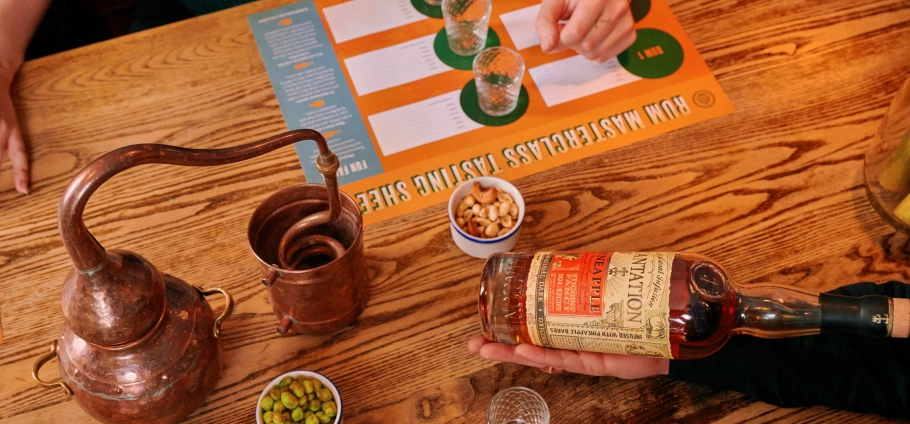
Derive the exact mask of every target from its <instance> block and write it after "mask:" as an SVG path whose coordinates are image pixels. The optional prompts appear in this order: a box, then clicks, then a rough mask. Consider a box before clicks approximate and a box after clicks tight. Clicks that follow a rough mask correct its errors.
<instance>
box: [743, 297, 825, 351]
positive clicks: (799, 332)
mask: <svg viewBox="0 0 910 424" xmlns="http://www.w3.org/2000/svg"><path fill="white" fill-rule="evenodd" d="M732 293H733V294H734V296H735V297H736V300H735V303H734V305H733V308H734V314H735V319H734V326H733V330H732V332H733V333H736V334H747V335H750V336H755V337H761V338H766V339H776V338H783V337H794V336H808V335H812V334H818V333H820V332H821V328H822V310H821V304H820V302H819V295H818V293H813V292H810V291H804V290H802V289H799V288H796V287H788V286H781V285H777V284H751V285H746V286H736V285H734V286H733V291H732Z"/></svg>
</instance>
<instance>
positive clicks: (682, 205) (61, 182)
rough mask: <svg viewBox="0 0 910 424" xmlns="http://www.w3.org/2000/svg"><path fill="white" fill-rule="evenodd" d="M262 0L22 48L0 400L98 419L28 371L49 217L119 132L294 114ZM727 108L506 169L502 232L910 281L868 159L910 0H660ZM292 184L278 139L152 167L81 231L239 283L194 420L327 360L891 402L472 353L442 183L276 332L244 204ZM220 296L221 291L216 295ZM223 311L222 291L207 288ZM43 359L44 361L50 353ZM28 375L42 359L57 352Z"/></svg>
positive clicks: (5, 254) (498, 384) (351, 365)
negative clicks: (716, 385) (230, 161)
mask: <svg viewBox="0 0 910 424" xmlns="http://www.w3.org/2000/svg"><path fill="white" fill-rule="evenodd" d="M285 3H289V1H287V0H266V1H260V2H255V3H252V4H249V5H246V6H242V7H238V8H234V9H229V10H226V11H223V12H220V13H217V14H213V15H208V16H203V17H200V18H196V19H193V20H189V21H184V22H180V23H176V24H172V25H169V26H166V27H162V28H158V29H155V30H151V31H146V32H142V33H138V34H134V35H131V36H127V37H123V38H119V39H115V40H112V41H109V42H105V43H101V44H97V45H93V46H89V47H85V48H82V49H78V50H74V51H70V52H65V53H61V54H58V55H55V56H51V57H47V58H43V59H39V60H36V61H32V62H28V63H26V64H25V65H24V67H23V69H22V71H21V73H20V74H19V77H18V79H17V80H16V83H15V88H14V97H15V100H16V102H17V105H18V113H19V118H20V123H21V124H22V126H23V129H24V132H25V135H26V137H27V140H28V141H27V143H28V148H29V151H30V155H31V159H32V166H33V171H32V179H33V183H32V193H31V194H30V195H28V196H20V195H18V194H16V193H15V191H14V190H13V186H12V173H11V170H10V167H9V163H8V161H7V162H4V163H3V164H2V165H0V218H2V219H0V311H2V323H3V325H4V328H3V336H4V339H3V341H2V343H0V423H21V422H40V423H52V422H53V423H88V422H92V420H91V419H90V418H89V417H88V416H87V415H86V414H85V413H84V412H83V411H82V410H81V409H80V408H79V407H78V406H77V405H76V404H75V402H74V401H72V400H71V399H70V398H69V397H67V396H65V395H64V394H63V393H62V392H61V391H59V390H45V389H42V388H40V387H38V386H37V385H36V384H35V383H34V382H33V381H32V379H31V377H30V376H29V373H30V370H31V366H32V364H33V362H34V361H35V359H36V358H37V357H38V356H40V355H41V354H43V353H44V352H45V350H46V349H47V346H48V344H49V343H50V342H51V341H52V340H53V339H54V338H56V337H57V336H58V335H59V333H60V331H61V328H62V325H63V316H62V311H61V305H60V296H61V288H62V284H63V280H64V277H65V276H66V274H67V272H68V271H69V268H70V263H69V260H68V257H67V255H66V252H65V250H64V249H63V246H62V243H61V240H60V238H59V235H58V232H57V227H56V223H57V221H56V205H57V202H58V200H59V199H60V196H61V194H62V192H63V189H64V187H65V185H66V184H67V183H68V182H69V180H70V179H71V178H72V177H73V176H74V175H75V173H76V172H78V170H79V169H81V168H82V167H83V166H85V165H86V164H87V163H88V162H90V161H91V160H92V159H94V158H96V157H98V156H100V155H102V154H103V153H105V152H108V151H110V150H112V149H114V148H117V147H120V146H124V145H128V144H134V143H148V142H152V143H167V144H172V145H177V146H184V147H196V148H216V147H227V146H235V145H238V144H242V143H245V142H249V141H252V140H256V139H260V138H264V137H266V136H269V135H273V134H276V133H279V132H282V131H284V130H285V124H284V120H283V119H282V116H281V113H280V111H279V108H278V102H277V101H276V99H275V96H274V94H273V91H272V88H271V86H270V84H269V79H268V76H267V74H266V72H265V69H264V67H263V64H262V62H261V60H260V58H259V53H258V51H257V50H256V46H255V43H254V40H253V36H252V34H251V31H250V28H249V25H248V24H247V16H248V15H250V14H252V13H255V12H259V11H263V10H268V9H271V8H274V7H277V6H279V5H282V4H285ZM671 7H672V10H673V11H674V12H675V13H676V15H677V17H678V18H679V20H680V21H681V23H682V24H683V26H684V27H685V28H686V31H687V32H688V34H689V36H690V37H691V38H692V40H693V41H694V43H695V45H696V46H697V47H698V49H699V51H700V52H701V54H702V55H703V56H704V57H705V59H706V60H707V63H708V65H709V66H710V68H711V69H712V71H713V72H714V74H715V75H716V76H717V78H718V80H719V81H720V83H721V85H722V86H723V88H724V90H725V91H726V92H727V94H728V95H729V96H730V98H731V99H732V101H733V103H734V104H735V106H736V109H737V112H736V113H734V114H732V115H729V116H726V117H723V118H719V119H715V120H712V121H709V122H705V123H701V124H698V125H694V126H691V127H688V128H685V129H682V130H678V131H674V132H671V133H669V134H665V135H662V136H660V137H656V138H653V139H650V140H646V141H644V142H640V143H637V144H634V145H632V146H629V147H626V148H622V149H619V150H615V151H612V152H609V153H607V154H603V155H599V156H595V157H592V158H589V159H586V160H582V161H579V162H576V163H572V164H570V165H566V166H562V167H558V168H554V169H552V170H549V171H547V172H543V173H540V174H536V175H534V176H531V177H527V178H523V179H520V180H517V181H514V183H515V185H516V186H517V187H518V188H519V189H520V190H521V191H522V193H523V194H524V197H525V199H526V202H527V204H528V222H527V223H526V227H525V229H524V231H523V234H522V238H521V240H520V242H519V244H518V246H517V247H516V250H539V249H603V250H644V251H648V250H672V251H692V252H698V253H703V254H707V255H709V256H711V257H713V258H715V259H716V260H717V261H719V262H720V263H722V264H723V265H724V266H725V267H726V268H727V270H728V271H729V273H730V274H731V275H732V276H733V277H734V278H735V279H736V280H737V281H739V282H742V283H752V282H776V283H785V284H792V285H795V286H800V287H805V288H809V289H817V290H822V289H831V288H834V287H837V286H840V285H845V284H849V283H852V282H856V281H884V280H888V279H898V280H904V281H910V269H908V266H907V265H908V264H910V249H908V246H907V237H906V236H904V235H901V234H899V233H896V232H895V231H894V230H893V229H892V228H890V227H889V226H887V225H886V224H885V223H884V222H883V221H882V220H881V219H880V218H879V217H878V215H877V214H876V212H875V211H874V210H873V209H872V207H871V206H870V204H869V202H868V200H867V198H866V193H865V191H864V187H863V175H862V168H863V156H864V153H865V150H866V148H867V146H868V145H869V143H870V142H871V141H872V140H873V138H874V135H875V132H876V130H877V127H878V124H879V122H880V120H881V118H882V116H883V114H884V112H885V110H886V108H887V106H888V104H889V102H890V101H891V99H892V97H893V96H894V93H895V92H896V91H897V89H898V87H899V86H900V84H901V83H902V82H903V81H904V80H905V79H907V78H908V77H910V2H908V1H893V0H780V1H765V0H714V1H701V0H671ZM302 181H303V177H302V172H301V170H300V166H299V164H298V163H297V158H296V156H295V155H294V153H293V151H292V149H290V148H287V149H282V150H279V151H277V152H273V153H270V154H267V155H264V156H262V157H260V158H257V159H254V160H250V161H247V162H243V163H240V164H235V165H227V166H220V167H215V168H181V167H174V166H156V165H151V166H144V167H139V168H135V169H132V170H129V171H127V172H125V173H123V174H121V175H119V176H117V177H115V178H113V179H112V180H111V181H109V182H107V183H106V184H104V186H102V188H101V189H100V190H99V191H98V192H97V193H96V194H95V195H94V196H93V197H92V199H91V201H90V202H89V204H88V207H87V210H86V214H85V218H86V224H87V226H88V228H89V229H90V230H91V231H92V233H93V234H94V235H95V237H97V239H98V240H99V241H100V242H101V243H102V245H104V246H106V247H108V248H122V249H129V250H132V251H135V252H138V253H140V254H141V255H143V256H145V257H146V258H147V259H149V260H150V261H151V262H152V263H153V264H155V265H156V266H157V267H158V268H159V269H160V270H161V271H163V272H167V273H170V274H173V275H176V276H178V277H180V278H182V279H184V280H186V281H187V282H189V283H191V284H198V285H201V286H204V287H213V286H218V287H223V288H226V289H227V290H229V291H230V292H231V293H232V294H233V295H234V297H235V299H236V301H237V306H236V308H235V310H234V314H233V316H231V318H230V319H229V320H228V321H226V322H225V323H224V326H223V334H224V339H223V342H224V352H225V354H224V367H223V372H222V376H221V380H220V382H219V384H218V387H217V389H216V390H215V392H214V393H213V394H212V395H211V396H210V397H209V399H208V400H207V402H206V403H205V405H204V406H202V407H201V408H200V409H199V410H198V411H197V412H196V413H195V414H194V415H193V416H191V417H190V418H189V419H188V420H187V422H190V423H251V422H254V408H255V406H254V405H255V402H256V400H257V397H258V395H259V393H260V391H261V390H262V388H263V387H264V385H265V384H266V383H267V382H268V381H270V380H271V379H272V378H274V377H275V376H276V375H278V374H281V373H283V372H285V371H288V370H294V369H311V370H318V371H320V372H322V373H324V374H326V375H328V376H329V377H330V378H332V379H333V380H334V381H335V382H336V383H337V384H338V386H339V389H340V390H341V392H342V395H343V399H344V406H345V411H344V415H345V417H346V420H345V421H346V422H348V423H399V422H415V423H462V422H469V423H478V422H484V410H485V408H486V406H487V404H488V403H489V400H490V398H491V397H492V396H493V395H494V394H495V393H496V392H497V391H499V390H501V389H503V388H506V387H510V386H515V385H526V386H529V387H531V388H532V389H534V390H536V391H538V392H539V393H541V394H542V395H543V397H544V398H545V399H546V400H547V402H548V404H549V406H550V409H551V411H552V417H553V418H552V422H553V423H557V424H561V423H595V422H629V423H634V422H698V423H701V422H722V423H737V422H749V423H766V422H836V423H841V422H848V421H849V422H865V423H873V422H896V420H891V419H888V418H884V417H880V416H877V415H873V414H856V413H849V412H844V411H838V410H833V409H828V408H824V407H814V408H796V409H781V408H777V407H774V406H771V405H768V404H764V403H761V402H756V401H754V400H752V399H750V398H748V397H746V396H745V395H742V394H739V393H735V392H722V391H717V390H713V389H709V388H706V387H704V386H698V385H694V384H688V383H684V382H679V381H675V380H672V379H670V378H664V377H661V378H650V379H644V380H638V381H624V380H617V379H614V378H606V377H604V378H595V377H588V376H582V375H569V374H560V375H549V374H544V373H542V372H540V371H539V370H537V369H534V368H525V367H521V366H515V365H502V364H495V363H490V362H487V361H484V360H481V359H479V358H477V357H474V356H473V355H471V354H469V353H468V351H467V349H466V347H465V346H466V341H467V339H468V338H469V337H470V336H472V335H474V334H477V333H479V331H480V329H479V322H478V318H477V312H476V292H477V287H478V280H479V272H480V269H481V268H482V265H483V261H482V260H479V259H473V258H470V257H468V256H466V255H464V254H462V253H461V252H460V251H459V250H458V248H457V247H455V245H454V244H453V242H452V240H451V237H450V235H449V229H448V224H447V222H446V218H445V216H446V215H445V209H444V205H436V206H433V207H430V208H427V209H425V210H422V211H419V212H417V213H414V214H411V215H407V216H403V217H400V218H398V219H394V220H391V221H387V222H383V223H381V224H377V225H373V226H370V227H368V228H367V229H366V233H365V245H366V257H367V263H368V267H369V274H370V281H371V282H370V285H371V292H372V296H371V298H370V302H369V305H368V307H367V309H366V310H365V312H364V313H363V315H362V316H361V317H360V318H359V319H358V321H357V322H356V325H354V326H352V327H350V328H348V329H346V330H344V331H341V332H340V333H338V334H336V335H334V336H325V337H303V336H295V337H281V336H279V335H278V334H277V333H276V331H275V328H276V321H275V319H274V317H273V315H272V313H271V308H270V306H269V304H268V300H267V297H266V292H265V290H264V288H263V287H262V286H261V284H260V283H259V282H258V279H259V274H258V271H257V267H256V264H255V262H254V260H253V258H252V256H251V254H250V252H249V248H248V244H247V240H246V236H245V235H246V225H247V220H248V219H249V217H250V215H251V213H252V211H253V209H254V208H255V207H256V205H258V204H259V203H260V202H261V201H262V200H264V199H265V198H266V197H267V196H268V195H269V194H271V193H273V192H275V191H277V190H278V189H280V188H283V187H287V186H289V185H293V184H297V183H300V182H302ZM213 299H214V298H213ZM213 303H214V308H216V310H217V309H218V308H220V307H221V303H220V301H217V300H216V301H214V302H213ZM52 364H54V363H52ZM42 376H44V377H45V378H47V379H52V378H54V377H56V366H55V365H53V366H47V367H45V369H44V370H43V373H42Z"/></svg>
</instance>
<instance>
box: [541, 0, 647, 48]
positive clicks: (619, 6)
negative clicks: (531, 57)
mask: <svg viewBox="0 0 910 424" xmlns="http://www.w3.org/2000/svg"><path fill="white" fill-rule="evenodd" d="M561 20H567V21H568V22H567V23H566V24H565V26H560V23H559V21H561ZM536 24H537V36H538V38H540V48H541V49H542V50H543V51H544V52H546V53H556V52H560V51H562V50H565V49H572V50H575V51H576V52H578V53H579V54H581V55H582V56H584V57H585V58H587V59H589V60H594V61H597V62H600V63H603V62H606V61H607V60H609V59H612V58H614V57H616V55H618V54H620V53H622V52H623V50H625V49H627V48H629V46H631V45H632V43H634V42H635V28H634V27H633V26H634V24H635V20H634V19H633V18H632V10H631V9H630V8H629V1H628V0H543V3H542V4H541V5H540V13H539V14H538V15H537V22H536Z"/></svg>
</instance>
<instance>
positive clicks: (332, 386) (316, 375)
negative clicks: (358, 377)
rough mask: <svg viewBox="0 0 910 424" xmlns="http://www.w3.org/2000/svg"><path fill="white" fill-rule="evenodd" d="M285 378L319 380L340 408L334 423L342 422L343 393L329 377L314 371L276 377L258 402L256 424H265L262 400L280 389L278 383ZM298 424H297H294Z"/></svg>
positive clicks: (287, 373) (290, 373)
mask: <svg viewBox="0 0 910 424" xmlns="http://www.w3.org/2000/svg"><path fill="white" fill-rule="evenodd" d="M285 377H291V378H293V379H294V380H297V379H301V378H307V379H311V380H319V381H320V382H321V383H322V385H323V386H325V387H328V388H329V389H330V390H331V391H332V398H333V400H334V401H335V406H336V407H338V415H335V421H332V423H333V424H339V423H340V422H341V413H342V412H343V411H344V408H343V407H342V404H341V393H338V388H337V387H335V383H332V380H329V379H328V377H326V376H324V375H322V374H320V373H318V372H314V371H291V372H286V373H284V374H281V375H279V376H278V377H275V379H274V380H272V382H271V383H269V384H268V385H267V386H265V389H262V394H260V395H259V399H257V400H256V424H264V423H263V421H262V413H263V412H265V411H263V410H262V408H261V407H260V406H259V404H260V403H261V402H262V399H263V398H265V397H266V396H268V395H269V390H272V389H274V388H276V387H278V383H280V382H281V380H282V379H283V378H285ZM302 422H303V421H301V423H302ZM294 424H297V423H294Z"/></svg>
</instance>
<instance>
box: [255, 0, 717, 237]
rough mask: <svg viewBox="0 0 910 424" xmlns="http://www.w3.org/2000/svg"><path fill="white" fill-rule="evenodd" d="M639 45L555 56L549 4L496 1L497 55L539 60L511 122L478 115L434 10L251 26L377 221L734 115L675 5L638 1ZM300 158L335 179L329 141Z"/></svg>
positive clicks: (333, 15)
mask: <svg viewBox="0 0 910 424" xmlns="http://www.w3.org/2000/svg"><path fill="white" fill-rule="evenodd" d="M631 6H632V10H633V15H634V17H635V20H636V24H635V28H636V32H637V41H636V42H635V44H634V45H633V46H632V47H630V48H629V49H628V50H627V51H625V52H623V53H622V54H620V55H619V56H618V57H617V58H614V59H611V60H609V61H607V62H606V63H603V64H599V63H595V62H591V61H588V60H586V59H585V58H584V57H582V56H580V55H577V54H576V53H574V52H572V51H565V52H561V53H557V54H545V53H543V52H541V51H540V46H539V44H540V42H539V40H538V39H537V34H536V32H535V29H534V20H535V18H536V16H537V13H538V11H539V9H540V1H539V0H537V1H535V0H496V2H494V5H493V16H492V18H491V20H490V33H489V34H488V45H501V46H505V47H509V48H512V49H514V50H516V51H518V52H519V53H520V54H521V56H522V58H523V59H524V61H525V64H526V69H527V72H526V73H525V74H524V79H523V91H522V98H521V100H520V102H519V108H518V109H517V110H516V112H514V113H512V114H510V115H508V116H506V117H498V118H497V117H491V116H487V115H485V114H483V112H481V111H480V109H479V107H478V106H477V102H476V92H475V88H474V85H473V73H472V71H471V70H470V58H462V57H458V56H456V55H454V53H452V52H451V51H450V50H448V48H447V45H446V43H445V29H444V24H443V21H442V19H440V18H438V16H441V15H440V13H441V12H440V10H439V9H438V7H436V8H435V9H434V8H433V7H431V6H429V5H427V4H426V3H423V0H347V1H344V0H305V1H301V2H298V3H294V4H291V5H288V6H284V7H281V8H277V9H273V10H270V11H267V12H263V13H258V14H255V15H252V16H249V22H250V25H251V27H252V29H253V34H254V36H255V38H256V42H257V45H258V47H259V52H260V54H261V56H262V59H263V62H264V63H265V66H266V69H267V70H268V73H269V77H270V79H271V82H272V87H273V88H274V90H275V94H276V97H277V99H278V101H279V104H280V105H281V111H282V114H283V115H284V118H285V121H286V124H287V126H288V128H289V129H296V128H313V129H316V130H318V131H320V132H322V133H323V134H325V135H326V137H327V139H328V141H329V145H330V147H331V149H332V150H333V151H334V152H335V153H336V154H338V156H339V159H340V161H341V168H340V169H339V172H338V175H339V182H340V184H341V189H342V190H343V191H344V192H346V193H348V194H349V195H351V196H352V197H353V198H354V200H355V201H356V202H358V203H359V205H360V207H361V211H362V213H363V214H364V222H365V223H366V224H369V223H372V222H378V221H381V220H384V219H388V218H392V217H395V216H398V215H402V214H405V213H408V212H412V211H415V210H418V209H421V208H424V207H426V206H429V205H431V204H435V203H441V202H444V201H446V200H447V199H448V196H449V193H450V192H451V190H452V189H453V188H454V187H455V186H456V185H458V184H459V183H461V182H462V181H466V180H468V179H471V178H473V177H477V176H484V175H495V176H498V177H500V178H504V179H507V180H513V179H516V178H520V177H523V176H526V175H530V174H532V173H535V172H539V171H542V170H545V169H549V168H552V167H555V166H558V165H562V164H566V163H569V162H571V161H575V160H578V159H582V158H585V157H589V156H592V155H596V154H598V153H602V152H605V151H608V150H611V149H615V148H618V147H621V146H624V145H628V144H630V143H634V142H636V141H640V140H643V139H646V138H648V137H653V136H655V135H658V134H662V133H665V132H668V131H672V130H674V129H678V128H681V127H684V126H688V125H692V124H695V123H697V122H700V121H704V120H707V119H711V118H714V117H717V116H721V115H725V114H728V113H731V112H732V111H733V105H732V103H731V102H730V100H729V99H728V98H727V96H726V95H725V94H724V92H723V90H722V89H721V87H720V86H719V85H718V83H717V81H716V80H715V78H714V76H713V75H712V74H711V71H710V69H708V67H707V65H706V64H705V62H704V60H703V59H702V58H701V56H700V55H699V54H698V51H696V49H695V47H694V46H693V45H692V42H691V41H690V40H689V38H688V37H687V36H686V33H685V31H684V29H683V28H682V27H681V26H680V24H679V22H678V21H677V20H676V18H675V17H674V16H673V13H672V12H671V11H670V9H669V7H668V5H667V4H666V2H665V0H632V2H631ZM297 155H298V157H299V159H300V163H301V167H302V168H303V171H304V173H305V175H306V178H307V180H309V181H314V182H321V181H322V177H321V176H320V175H319V173H318V171H317V170H316V168H315V164H314V161H315V157H316V155H317V152H316V149H315V145H314V144H312V143H301V145H300V146H298V147H297Z"/></svg>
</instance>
